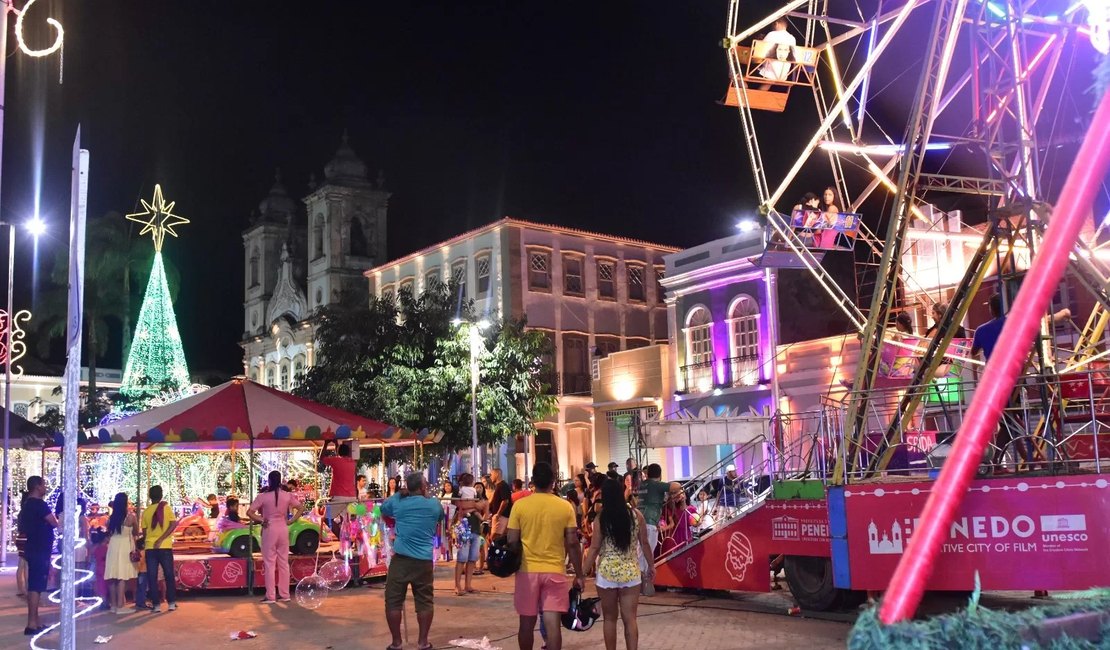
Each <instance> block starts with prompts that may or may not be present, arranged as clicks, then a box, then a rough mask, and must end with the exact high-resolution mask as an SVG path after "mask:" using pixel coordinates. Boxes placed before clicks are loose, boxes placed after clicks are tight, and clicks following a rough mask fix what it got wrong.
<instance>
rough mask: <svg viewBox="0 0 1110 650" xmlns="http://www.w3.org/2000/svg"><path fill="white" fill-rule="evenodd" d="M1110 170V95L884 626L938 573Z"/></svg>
mask: <svg viewBox="0 0 1110 650" xmlns="http://www.w3.org/2000/svg"><path fill="white" fill-rule="evenodd" d="M1108 167H1110V93H1106V94H1105V95H1103V97H1102V101H1101V102H1100V103H1099V107H1098V111H1097V112H1096V113H1095V116H1094V119H1093V120H1092V121H1091V128H1090V130H1088V131H1087V135H1086V137H1085V138H1084V140H1083V144H1082V146H1081V147H1080V149H1079V153H1078V154H1077V155H1076V157H1075V162H1074V163H1073V165H1072V168H1071V172H1070V173H1069V174H1068V179H1067V182H1065V183H1064V188H1063V191H1062V192H1061V193H1060V201H1059V203H1058V204H1057V205H1056V210H1055V211H1054V213H1053V217H1052V222H1051V223H1050V224H1049V226H1048V230H1047V231H1046V232H1045V236H1044V240H1043V241H1042V242H1041V245H1040V252H1039V254H1038V255H1037V257H1036V259H1034V260H1033V264H1032V266H1031V267H1030V268H1029V272H1028V273H1027V274H1026V276H1025V279H1024V280H1023V281H1022V285H1021V290H1020V291H1019V292H1018V295H1017V299H1016V300H1015V301H1014V305H1013V307H1012V308H1011V309H1010V312H1009V314H1008V315H1007V317H1006V325H1005V326H1004V327H1003V328H1002V334H1001V335H1000V336H999V339H998V344H997V345H996V346H995V348H994V352H993V353H992V354H991V358H990V362H989V363H987V367H986V370H985V371H984V373H983V378H982V380H981V381H980V382H979V386H978V387H977V388H976V390H975V397H974V398H973V399H972V401H971V406H969V407H968V410H967V416H966V417H965V418H964V422H963V426H962V427H961V428H960V431H959V434H958V435H957V436H956V443H955V445H954V446H953V449H952V453H951V454H950V455H949V457H948V460H947V461H946V462H945V464H944V469H943V470H941V473H940V477H939V478H938V479H937V482H936V487H934V488H933V492H932V494H930V495H929V501H928V502H927V503H926V504H925V510H924V511H923V512H922V514H921V519H920V522H921V523H920V525H918V527H917V529H916V530H915V531H914V535H913V539H912V541H911V543H910V545H909V549H908V550H907V551H906V553H905V555H903V556H902V560H901V561H900V562H899V563H898V568H897V569H896V570H895V572H894V576H893V577H892V578H891V580H890V587H889V590H888V591H887V592H886V596H885V597H884V598H883V605H882V609H881V610H880V611H879V619H880V620H881V621H882V622H883V623H886V624H890V623H895V622H898V621H901V620H904V619H907V618H909V617H911V616H913V613H914V611H915V610H916V609H917V605H918V604H919V603H920V602H921V596H922V594H923V593H924V591H925V583H926V582H927V581H928V579H929V576H930V574H932V572H933V563H934V562H935V561H936V557H937V554H938V553H939V552H940V548H941V544H942V542H943V541H944V539H945V537H946V535H947V533H948V530H949V528H950V527H951V525H952V521H953V518H954V517H955V514H956V510H957V509H958V508H959V507H960V502H961V501H962V500H963V497H964V494H965V493H966V492H967V489H968V486H969V485H970V484H971V480H972V478H973V476H974V475H975V470H976V469H977V468H978V466H979V461H980V459H982V457H983V451H984V450H985V449H986V447H987V443H988V441H990V439H991V437H992V436H993V435H994V432H995V430H996V428H997V427H998V421H999V418H1000V416H1001V415H1002V409H1003V408H1004V407H1005V405H1006V401H1007V400H1008V399H1009V397H1010V392H1011V391H1012V390H1013V387H1014V383H1015V382H1016V381H1017V378H1018V376H1019V375H1020V374H1021V370H1022V368H1023V367H1024V366H1025V360H1026V358H1027V356H1028V354H1029V347H1030V345H1031V344H1032V342H1033V338H1034V336H1035V335H1036V333H1037V328H1038V326H1039V324H1040V320H1041V318H1042V317H1043V316H1044V313H1045V310H1046V309H1047V308H1048V303H1049V300H1050V299H1051V298H1052V294H1053V292H1054V291H1055V290H1056V286H1057V284H1058V283H1059V281H1060V278H1061V277H1062V276H1063V274H1064V268H1065V267H1066V266H1067V263H1068V256H1069V255H1070V253H1071V252H1072V250H1073V246H1074V244H1075V240H1076V238H1077V237H1078V235H1079V229H1080V227H1081V226H1082V225H1083V220H1084V219H1085V218H1087V217H1088V216H1090V215H1091V206H1092V205H1093V204H1094V199H1095V193H1096V192H1097V191H1098V188H1099V184H1100V183H1101V182H1102V180H1103V179H1104V178H1105V175H1106V171H1107V168H1108Z"/></svg>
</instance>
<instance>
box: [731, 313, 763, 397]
mask: <svg viewBox="0 0 1110 650" xmlns="http://www.w3.org/2000/svg"><path fill="white" fill-rule="evenodd" d="M728 327H729V346H730V351H731V352H732V359H731V361H730V363H729V365H730V370H731V372H732V384H733V385H734V386H754V385H756V384H757V383H759V303H757V302H756V301H755V300H753V299H752V298H751V297H750V296H739V297H738V298H736V300H734V301H733V303H732V307H731V308H730V309H729V312H728Z"/></svg>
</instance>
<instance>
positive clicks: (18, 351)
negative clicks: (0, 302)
mask: <svg viewBox="0 0 1110 650" xmlns="http://www.w3.org/2000/svg"><path fill="white" fill-rule="evenodd" d="M29 320H31V312H29V311H27V310H26V309H21V310H19V311H17V312H15V318H13V319H12V320H11V322H10V323H9V322H8V313H7V312H6V311H4V310H3V309H0V364H6V363H8V362H9V359H8V350H7V341H8V337H7V332H8V327H11V328H12V349H11V359H10V362H11V363H13V364H14V363H15V362H16V361H19V360H20V359H22V358H23V355H25V354H27V342H26V341H24V340H23V339H24V338H25V337H26V336H27V332H26V331H24V329H23V328H22V327H20V323H26V322H27V321H29ZM22 376H23V366H16V365H13V366H12V378H14V379H18V378H19V377H22Z"/></svg>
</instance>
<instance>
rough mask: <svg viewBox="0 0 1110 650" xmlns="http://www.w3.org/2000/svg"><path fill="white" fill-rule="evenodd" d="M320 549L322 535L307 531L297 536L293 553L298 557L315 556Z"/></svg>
mask: <svg viewBox="0 0 1110 650" xmlns="http://www.w3.org/2000/svg"><path fill="white" fill-rule="evenodd" d="M318 548H320V534H319V533H317V532H316V531H314V530H305V531H302V532H301V534H300V535H297V541H296V543H295V544H293V553H295V554H296V555H314V554H315V553H316V549H318Z"/></svg>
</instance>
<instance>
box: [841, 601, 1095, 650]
mask: <svg viewBox="0 0 1110 650" xmlns="http://www.w3.org/2000/svg"><path fill="white" fill-rule="evenodd" d="M1057 598H1058V600H1056V601H1054V602H1052V603H1049V604H1046V605H1043V606H1039V607H1031V608H1029V609H1024V610H1021V611H1016V612H1008V611H993V610H989V609H987V608H985V607H980V606H979V603H978V600H979V598H978V592H976V593H975V595H973V596H972V597H971V602H970V603H969V604H968V607H967V609H966V610H965V611H962V612H957V613H954V614H943V615H941V616H934V617H932V618H928V619H925V620H919V621H918V620H915V621H909V622H906V623H898V624H895V625H883V624H882V623H880V622H879V618H878V609H877V608H872V609H869V610H868V611H866V612H864V613H862V614H860V617H859V618H858V619H857V620H856V624H855V626H854V627H853V628H852V632H851V634H850V635H849V636H848V649H849V650H879V649H886V648H901V649H905V650H949V649H950V648H960V650H1023V649H1024V648H1033V647H1044V648H1049V649H1051V650H1096V649H1100V648H1101V649H1104V650H1105V649H1107V648H1110V623H1108V624H1106V625H1103V627H1102V637H1101V638H1100V639H1099V640H1098V641H1093V642H1092V641H1088V640H1086V639H1073V638H1069V637H1061V638H1060V639H1058V640H1056V641H1054V642H1053V643H1051V644H1050V645H1047V646H1036V645H1033V644H1031V643H1030V642H1028V641H1025V640H1023V638H1022V633H1023V632H1024V631H1025V630H1027V629H1029V628H1031V627H1035V626H1036V625H1038V624H1039V623H1041V622H1042V621H1044V620H1046V619H1052V618H1059V617H1062V616H1067V615H1069V614H1078V613H1082V612H1105V611H1110V590H1105V589H1103V590H1094V591H1089V592H1084V593H1082V594H1076V595H1075V596H1074V597H1067V598H1065V597H1063V596H1060V597H1057Z"/></svg>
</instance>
